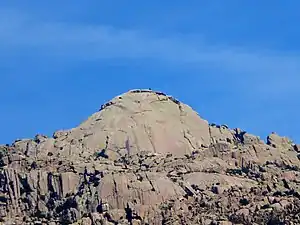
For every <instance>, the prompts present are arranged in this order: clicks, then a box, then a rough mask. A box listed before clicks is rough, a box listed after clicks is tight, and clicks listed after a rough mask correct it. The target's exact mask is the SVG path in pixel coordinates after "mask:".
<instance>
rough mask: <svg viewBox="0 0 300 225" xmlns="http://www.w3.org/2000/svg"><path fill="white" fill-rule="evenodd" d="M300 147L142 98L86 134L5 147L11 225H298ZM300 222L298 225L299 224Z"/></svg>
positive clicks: (95, 121) (0, 182)
mask: <svg viewBox="0 0 300 225" xmlns="http://www.w3.org/2000/svg"><path fill="white" fill-rule="evenodd" d="M298 152H300V146H299V145H296V144H294V143H292V141H291V140H289V139H288V138H284V137H279V136H278V135H277V134H275V133H273V134H271V135H270V136H269V137H268V140H267V143H264V142H263V141H262V140H260V139H259V138H258V137H256V136H254V135H251V134H247V133H246V132H244V131H242V130H240V129H229V128H228V127H227V126H225V125H221V126H217V125H209V124H208V122H207V121H205V120H204V119H202V118H200V117H199V115H198V114H197V113H196V112H194V111H193V110H192V109H191V108H190V107H189V106H187V105H185V104H183V103H180V102H179V101H177V100H176V99H174V98H172V97H170V96H167V95H165V94H163V93H159V92H153V91H148V90H134V91H130V92H128V93H125V94H123V95H121V96H117V97H116V98H114V99H113V100H111V101H110V102H108V103H107V104H105V105H103V106H102V107H101V109H100V110H99V112H97V113H95V114H93V115H92V116H91V117H90V118H88V119H87V120H86V121H85V122H83V123H82V124H80V125H79V126H78V127H76V128H74V129H71V130H65V131H57V132H55V133H54V134H53V137H52V138H48V137H45V136H42V135H37V136H36V137H35V138H34V139H32V140H31V139H28V140H18V141H15V142H14V143H12V144H11V145H10V146H0V218H1V220H2V222H3V224H53V225H54V224H82V225H83V224H136V225H137V224H145V225H146V224H232V223H233V224H234V223H239V224H255V223H256V224H267V223H269V224H280V223H279V222H282V224H293V223H294V224H300V219H299V216H298V215H297V213H298V211H299V210H300V200H299V198H300V192H299V191H300V190H299V184H298V183H299V182H300V175H299V174H300V161H299V158H300V155H299V154H298ZM292 222H293V223H292Z"/></svg>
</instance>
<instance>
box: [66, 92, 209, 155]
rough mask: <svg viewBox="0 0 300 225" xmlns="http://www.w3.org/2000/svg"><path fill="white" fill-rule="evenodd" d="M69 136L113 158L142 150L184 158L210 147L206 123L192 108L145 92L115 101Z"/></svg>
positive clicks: (164, 96) (124, 96) (130, 94)
mask: <svg viewBox="0 0 300 225" xmlns="http://www.w3.org/2000/svg"><path fill="white" fill-rule="evenodd" d="M68 136H70V137H71V138H76V137H84V138H83V141H82V143H83V144H85V145H86V147H87V148H88V149H91V150H92V151H98V150H99V149H104V148H105V149H106V151H107V154H108V155H110V156H112V157H114V158H116V157H117V156H118V155H124V154H127V153H129V155H130V154H136V153H138V152H140V151H149V152H153V153H172V154H174V155H178V156H183V155H185V154H190V153H191V152H192V151H193V150H195V149H200V148H201V146H208V145H209V144H210V136H209V127H208V122H207V121H205V120H203V119H201V118H200V117H199V116H198V114H197V113H196V112H195V111H193V110H192V109H191V108H190V107H189V106H187V105H185V104H182V103H180V102H178V101H177V100H175V99H173V98H171V97H168V96H166V95H164V94H162V93H156V92H152V91H146V90H144V91H131V92H128V93H126V94H124V95H121V96H118V97H116V98H114V99H113V100H112V101H110V102H109V103H108V104H107V105H105V106H103V109H101V110H100V111H99V112H97V113H95V114H94V115H92V116H91V117H90V118H89V119H88V120H87V121H85V122H84V123H82V124H81V125H80V126H79V127H77V128H75V129H73V130H72V131H71V132H70V134H69V135H68Z"/></svg>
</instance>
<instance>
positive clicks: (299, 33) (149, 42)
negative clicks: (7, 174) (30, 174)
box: [0, 0, 300, 144]
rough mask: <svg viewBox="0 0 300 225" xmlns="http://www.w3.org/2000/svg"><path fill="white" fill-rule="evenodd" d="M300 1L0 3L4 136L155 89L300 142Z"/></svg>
mask: <svg viewBox="0 0 300 225" xmlns="http://www.w3.org/2000/svg"><path fill="white" fill-rule="evenodd" d="M299 8H300V2H298V1H294V0H286V1H271V0H265V1H258V0H244V1H241V0H226V1H224V0H212V1H199V0H189V1H182V0H172V1H171V0H169V1H157V0H151V1H141V0H127V1H124V0H118V1H116V0H115V1H114V0H110V1H102V0H90V1H79V0H64V1H61V0H51V1H41V0H28V1H22V0H19V1H14V0H9V1H8V0H7V1H1V2H0V84H1V91H0V101H1V110H0V125H1V129H0V143H3V144H5V143H10V142H11V141H13V140H14V139H17V138H32V137H34V135H35V134H37V133H42V134H46V135H52V133H53V132H54V131H55V130H58V129H67V128H72V127H75V126H76V125H78V124H79V123H80V122H82V121H83V120H85V119H86V118H87V117H88V116H89V115H90V114H92V113H93V112H95V111H97V110H98V109H99V107H100V105H101V104H102V103H104V102H106V101H108V100H110V99H111V98H113V97H114V96H116V95H118V94H121V93H123V92H126V91H127V90H130V89H135V88H152V89H156V90H160V91H163V92H166V93H167V94H170V95H173V96H175V97H176V98H178V99H179V100H181V101H183V102H185V103H187V104H189V105H191V106H192V107H193V108H194V109H195V110H196V111H198V112H199V114H200V116H202V117H203V118H205V119H207V120H208V121H209V122H211V123H212V122H214V123H218V124H228V125H229V126H230V127H231V128H235V127H240V128H242V129H244V130H246V131H248V132H250V133H254V134H256V135H259V136H261V137H262V138H263V139H265V137H266V136H267V135H268V134H269V133H271V132H272V131H276V132H278V133H279V134H280V135H283V136H285V135H286V136H289V137H291V138H292V139H293V140H295V141H296V142H300V116H299V114H300V100H299V96H300V74H299V72H300V41H299V40H300V30H299V21H300V14H299Z"/></svg>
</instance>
